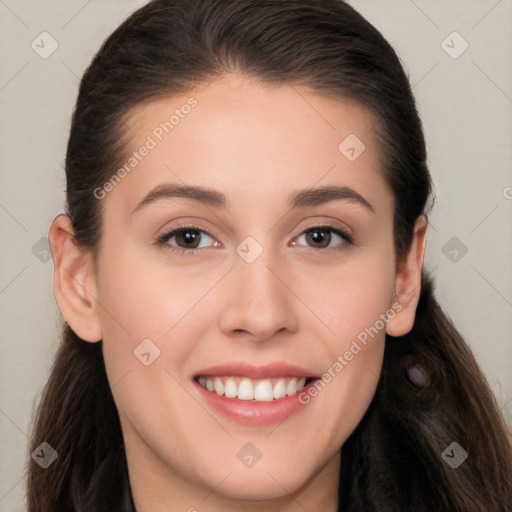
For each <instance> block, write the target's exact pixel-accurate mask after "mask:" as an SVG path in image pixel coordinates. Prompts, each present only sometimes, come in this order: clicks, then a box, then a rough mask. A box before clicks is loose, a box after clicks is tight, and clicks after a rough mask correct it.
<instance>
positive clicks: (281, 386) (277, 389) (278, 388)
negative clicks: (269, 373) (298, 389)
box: [274, 379, 286, 400]
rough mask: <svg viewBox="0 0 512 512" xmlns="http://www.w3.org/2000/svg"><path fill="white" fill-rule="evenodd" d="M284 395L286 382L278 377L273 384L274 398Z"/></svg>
mask: <svg viewBox="0 0 512 512" xmlns="http://www.w3.org/2000/svg"><path fill="white" fill-rule="evenodd" d="M285 396H286V382H285V380H284V379H279V380H278V381H277V383H276V385H275V386H274V398H275V399H276V400H278V399H279V398H284V397H285Z"/></svg>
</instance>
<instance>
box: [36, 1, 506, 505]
mask: <svg viewBox="0 0 512 512" xmlns="http://www.w3.org/2000/svg"><path fill="white" fill-rule="evenodd" d="M66 176H67V204H66V215H60V216H58V217H57V218H56V219H55V220H54V222H53V224H52V227H51V230H50V242H51V248H52V254H53V258H54V263H55V296H56V300H57V302H58V305H59V308H60V311H61V312H62V314H63V317H64V319H65V323H64V330H63V340H62V345H61V346H60V348H59V351H58V354H57V356H56V360H55V364H54V366H53V369H52V372H51V375H50V378H49V381H48V384H47V386H46V388H45V392H44V395H43V397H42V400H41V403H40V405H39V409H38V411H37V415H36V418H35V423H34V428H33V433H32V442H31V453H32V454H33V457H32V458H31V459H30V465H29V468H28V472H29V478H28V493H27V494H28V502H29V511H30V512H35V511H38V512H43V511H44V512H50V511H51V512H55V511H81V512H85V511H91V512H92V511H94V512H97V511H103V510H105V511H121V510H123V511H135V510H136V511H137V512H161V511H166V512H169V511H186V510H189V511H193V510H197V511H200V512H212V511H241V510H243V511H261V510H265V511H271V512H278V511H279V512H282V511H297V510H306V511H311V512H313V511H323V512H328V511H332V512H334V511H337V510H339V511H343V512H355V511H379V512H382V511H410V510H414V511H416V512H419V511H433V510H435V511H450V512H453V511H461V512H462V511H464V512H476V511H482V510H486V511H496V512H497V511H506V510H512V462H511V461H512V449H511V442H510V435H509V432H508V431H507V428H506V425H505V423H504V421H503V418H502V417H501V415H500V412H499V409H498V407H497V404H496V402H495V399H494V397H493V394H492V393H491V391H490V389H489V386H488V384H487V382H486V380H485V378H484V376H483V374H482V372H481V370H480V369H479V367H478V365H477V364H476V362H475V359H474V357H473V356H472V354H471V351H470V350H469V348H468V346H467V345H466V343H465V342H464V340H463V339H462V338H461V336H460V334H459V333H458V332H457V330H456V329H455V327H454V326H453V325H452V323H451V322H450V320H449V319H448V318H447V317H446V315H445V314H444V313H443V312H442V310H441V309H440V307H439V305H438V303H437V302H436V300H435V298H434V294H433V283H432V280H431V279H430V278H429V277H428V275H427V274H426V272H425V270H424V269H423V258H424V252H425V243H426V229H427V214H428V210H429V207H428V202H429V198H430V196H431V192H432V191H431V188H432V187H431V185H432V184H431V179H430V175H429V171H428V168H427V165H426V150H425V142H424V137H423V133H422V127H421V122H420V119H419V116H418V113H417V110H416V106H415V102H414V98H413V96H412V94H411V89H410V85H409V83H408V80H407V77H406V75H405V73H404V70H403V69H402V67H401V65H400V62H399V60H398V58H397V56H396V54H395V52H394V51H393V49H392V48H391V47H390V46H389V44H388V43H387V42H386V41H385V39H384V38H383V37H382V35H381V34H380V33H379V32H378V31H377V30H376V29H375V28H374V27H373V26H371V25H370V24H369V23H368V22H367V21H366V20H365V19H363V18H362V17H361V16H360V15H359V14H358V13H357V12H355V11H354V9H353V8H351V7H350V6H349V5H347V4H346V3H344V2H341V1H337V0H287V1H283V0H265V1H260V0H257V1H254V0H251V1H249V0H236V1H234V0H180V1H177V0H153V1H151V2H150V3H148V4H147V5H146V6H144V7H142V8H141V9H140V10H138V11H137V12H135V13H134V14H133V15H132V16H130V17H129V18H128V19H127V20H126V21H125V22H124V23H123V24H122V25H121V26H120V27H119V28H118V29H117V30H116V31H115V32H114V33H113V34H112V35H111V36H110V37H109V38H108V39H107V40H106V41H105V43H104V44H103V46H102V47H101V49H100V50H99V52H98V54H97V55H96V57H95V58H94V60H93V62H92V64H91V65H90V67H89V68H88V69H87V71H86V72H85V75H84V77H83V79H82V82H81V85H80V91H79V95H78V100H77V103H76V109H75V112H74V116H73V121H72V126H71V133H70V138H69V144H68V151H67V157H66ZM42 443H46V444H42ZM34 454H35V456H34ZM38 456H39V457H40V458H42V459H45V458H46V459H45V460H46V463H44V464H43V463H41V460H39V461H38V460H37V458H38ZM48 457H50V458H48Z"/></svg>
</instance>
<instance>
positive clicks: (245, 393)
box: [238, 378, 254, 400]
mask: <svg viewBox="0 0 512 512" xmlns="http://www.w3.org/2000/svg"><path fill="white" fill-rule="evenodd" d="M238 399H239V400H253V399H254V386H253V385H252V382H251V381H250V380H249V379H247V378H244V379H242V380H241V381H240V384H239V386H238Z"/></svg>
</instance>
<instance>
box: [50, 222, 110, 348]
mask: <svg viewBox="0 0 512 512" xmlns="http://www.w3.org/2000/svg"><path fill="white" fill-rule="evenodd" d="M73 234H74V233H73V226H72V223H71V219H70V218H69V217H68V216H67V215H64V214H61V215H58V216H57V217H56V218H55V219H54V220H53V222H52V225H51V228H50V232H49V235H48V238H49V242H50V248H51V252H52V257H53V262H54V267H55V271H54V281H53V282H54V293H55V300H56V301H57V305H58V306H59V309H60V311H61V313H62V316H63V317H64V318H65V319H66V321H67V322H68V324H69V326H70V327H71V329H72V330H73V331H74V332H75V333H76V335H77V336H79V337H80V338H82V339H83V340H85V341H89V342H97V341H100V340H101V338H102V334H101V327H100V323H99V318H98V315H97V302H96V278H95V275H94V266H93V255H92V253H91V252H90V251H87V250H84V249H83V248H81V247H79V246H78V245H77V244H76V242H75V240H74V236H73Z"/></svg>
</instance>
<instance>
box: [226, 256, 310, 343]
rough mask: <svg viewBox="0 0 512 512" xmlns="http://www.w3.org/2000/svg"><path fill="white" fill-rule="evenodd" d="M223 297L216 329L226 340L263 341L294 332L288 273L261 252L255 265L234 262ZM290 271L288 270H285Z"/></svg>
mask: <svg viewBox="0 0 512 512" xmlns="http://www.w3.org/2000/svg"><path fill="white" fill-rule="evenodd" d="M234 265H235V266H234V268H233V270H232V271H231V272H230V273H229V277H228V279H227V281H226V283H225V287H224V290H223V292H222V293H224V294H225V295H224V296H225V297H226V300H225V301H223V302H222V305H221V306H220V317H219V327H220V329H221V331H222V332H223V333H224V334H225V335H226V336H228V337H233V336H237V337H239V338H243V337H246V338H247V339H252V340H254V341H265V340H268V339H272V338H274V339H275V337H276V336H277V335H278V334H279V335H282V336H286V333H288V335H289V334H291V333H294V332H295V331H296V330H297V325H298V316H297V310H296V308H297V303H298V302H300V301H298V299H297V298H296V297H295V296H294V294H293V283H290V282H289V281H290V280H291V277H290V272H289V271H288V272H287V271H286V267H285V266H283V265H282V264H281V265H280V264H279V263H278V262H277V261H276V259H275V258H273V257H271V255H270V251H263V253H262V254H261V255H260V257H259V258H258V259H256V261H253V262H252V263H247V262H246V261H244V260H243V259H242V258H240V257H238V256H237V257H236V258H235V263H234ZM288 270H289V269H288Z"/></svg>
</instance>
